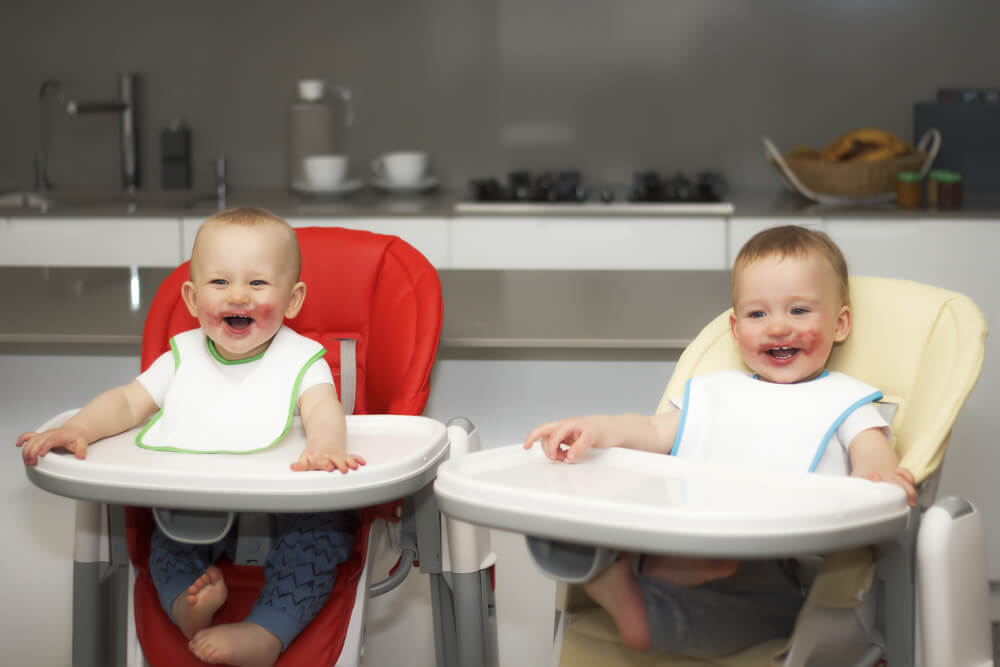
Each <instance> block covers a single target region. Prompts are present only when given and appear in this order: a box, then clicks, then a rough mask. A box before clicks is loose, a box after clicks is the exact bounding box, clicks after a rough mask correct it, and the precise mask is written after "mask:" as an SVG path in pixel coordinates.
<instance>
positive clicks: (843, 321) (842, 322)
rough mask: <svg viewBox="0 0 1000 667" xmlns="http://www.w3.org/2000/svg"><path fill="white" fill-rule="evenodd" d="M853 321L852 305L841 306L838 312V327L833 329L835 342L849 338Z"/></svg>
mask: <svg viewBox="0 0 1000 667" xmlns="http://www.w3.org/2000/svg"><path fill="white" fill-rule="evenodd" d="M852 322H853V317H852V315H851V307H850V306H848V305H843V306H841V307H840V312H839V313H837V328H836V329H834V331H833V340H834V342H836V343H842V342H844V341H845V340H847V335H848V334H849V333H851V323H852Z"/></svg>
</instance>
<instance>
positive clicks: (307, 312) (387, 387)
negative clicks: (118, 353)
mask: <svg viewBox="0 0 1000 667" xmlns="http://www.w3.org/2000/svg"><path fill="white" fill-rule="evenodd" d="M296 232H297V234H298V237H299V245H300V247H301V250H302V280H303V281H304V282H305V283H306V300H305V303H304V305H303V308H302V310H301V312H300V313H299V315H298V316H297V317H296V318H295V319H293V320H288V321H286V324H287V325H289V326H290V327H292V328H293V329H295V330H296V331H298V332H299V333H301V334H302V335H305V336H308V337H310V338H313V339H314V340H316V341H318V342H320V343H321V344H322V345H323V346H324V347H325V348H326V350H327V354H326V357H325V359H326V361H327V363H328V364H330V367H331V370H332V371H333V374H334V379H335V382H336V384H337V389H338V392H339V391H340V372H339V371H340V351H339V343H338V339H339V338H343V337H347V338H353V339H355V340H356V341H357V347H356V356H357V381H356V400H355V409H354V412H355V414H403V415H417V414H420V413H421V412H422V411H423V409H424V404H425V403H426V401H427V394H428V392H429V390H430V386H429V379H430V372H431V366H432V365H433V363H434V357H435V355H436V353H437V345H438V340H439V337H440V335H441V317H442V302H441V283H440V281H439V279H438V275H437V272H436V271H435V270H434V267H433V266H431V264H430V263H429V262H428V261H427V259H426V258H424V256H423V255H421V254H420V253H419V252H417V250H415V249H414V248H413V247H412V246H410V245H409V244H407V243H405V242H404V241H402V240H401V239H399V238H397V237H394V236H387V235H382V234H373V233H370V232H364V231H357V230H348V229H342V228H303V229H298V230H296ZM188 275H189V274H188V264H187V263H184V264H182V265H181V266H179V267H178V268H177V269H175V270H174V271H173V272H172V273H171V274H170V275H169V276H168V277H167V278H166V280H164V281H163V283H162V284H161V285H160V288H159V289H158V290H157V293H156V296H155V297H154V299H153V302H152V304H151V306H150V311H149V314H148V315H147V318H146V326H145V329H144V331H143V341H142V368H143V369H146V368H148V367H149V366H150V365H151V364H152V363H153V362H154V361H155V360H156V359H157V357H159V356H160V355H161V354H162V353H164V352H166V351H167V350H168V349H169V347H170V345H169V340H170V337H171V336H174V335H175V334H178V333H180V332H182V331H187V330H188V329H193V328H195V327H197V326H198V322H197V320H195V319H194V318H193V317H191V315H190V314H189V313H188V311H187V308H186V306H185V305H184V302H183V301H182V300H181V297H180V294H181V285H182V284H183V283H184V281H186V280H188ZM167 455H169V454H167ZM378 512H382V513H383V514H384V508H381V509H372V510H370V511H365V512H364V513H363V516H364V517H365V519H364V520H363V521H362V526H361V528H360V529H359V533H358V538H357V539H356V540H355V543H354V549H353V552H352V554H351V557H350V559H349V560H348V561H347V562H346V563H343V564H341V565H340V567H338V569H337V577H336V582H335V584H334V588H333V592H332V593H331V595H330V598H329V600H328V601H327V603H326V605H325V606H324V607H323V609H322V610H321V611H320V613H319V615H318V616H317V617H316V618H315V619H314V620H313V622H312V623H311V624H310V625H309V626H308V627H307V628H306V629H305V630H303V632H302V633H301V634H300V635H299V636H298V637H297V638H296V640H295V641H294V642H292V644H291V646H289V647H287V649H286V650H285V652H284V653H282V656H281V658H280V659H279V660H278V664H279V665H288V666H295V667H298V666H302V665H310V666H312V665H320V666H322V665H333V664H335V663H336V661H337V658H338V657H339V655H340V651H341V648H342V647H343V644H344V638H345V635H346V630H347V624H348V621H349V620H350V612H351V608H352V606H353V604H354V598H355V594H356V589H357V582H358V578H359V576H360V573H361V569H362V567H363V564H364V562H365V558H366V554H367V548H368V543H367V540H368V533H369V527H370V523H371V519H372V517H373V516H374V515H375V514H376V513H378ZM125 524H126V538H127V541H128V547H129V557H130V559H131V560H132V563H133V565H134V566H135V567H136V569H137V570H138V576H137V578H136V582H135V589H134V595H135V621H136V627H137V630H138V635H139V641H140V643H141V645H142V648H143V653H144V654H145V656H146V658H147V660H149V662H150V664H151V665H153V666H154V667H158V666H160V665H162V666H164V667H184V666H186V665H201V664H203V663H201V662H200V661H199V660H197V659H196V658H194V656H193V654H191V653H190V652H189V651H188V649H187V639H186V638H185V637H184V635H183V634H182V633H181V631H180V630H179V629H178V628H177V626H176V625H174V623H173V622H172V621H171V620H170V618H169V617H168V616H167V615H166V613H165V612H164V611H163V610H162V608H161V606H160V602H159V600H158V598H157V595H156V589H155V588H154V587H153V582H152V579H151V578H150V576H149V573H148V571H147V564H148V562H149V538H150V535H151V534H152V530H153V520H152V513H151V512H150V511H149V510H148V509H142V508H134V507H129V508H126V518H125ZM220 569H222V571H223V575H224V576H225V578H226V583H227V586H228V588H229V599H228V600H227V602H226V604H225V606H224V607H223V608H222V609H220V611H219V612H218V614H217V615H216V618H215V620H214V622H215V623H229V622H233V621H240V620H242V619H243V618H245V617H246V615H247V614H248V613H249V611H250V608H251V607H252V606H253V603H254V601H255V600H256V598H257V595H258V593H259V591H260V588H261V587H262V585H263V581H264V578H263V576H264V575H263V568H260V567H248V566H237V565H233V564H231V563H221V564H220Z"/></svg>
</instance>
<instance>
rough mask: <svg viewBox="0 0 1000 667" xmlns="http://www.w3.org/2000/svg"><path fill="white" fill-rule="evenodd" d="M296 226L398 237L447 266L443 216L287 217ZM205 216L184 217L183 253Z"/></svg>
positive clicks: (188, 253) (187, 253) (188, 249)
mask: <svg viewBox="0 0 1000 667" xmlns="http://www.w3.org/2000/svg"><path fill="white" fill-rule="evenodd" d="M286 220H288V223H289V224H290V225H292V226H293V227H345V228H347V229H364V230H367V231H370V232H377V233H379V234H392V235H394V236H398V237H400V238H401V239H403V240H404V241H406V242H407V243H409V244H410V245H412V246H413V247H414V248H416V249H417V250H419V251H420V252H421V253H423V255H424V257H426V258H427V259H428V261H430V263H431V264H433V265H434V266H435V267H436V268H439V269H443V268H447V262H448V254H449V253H448V245H449V242H448V224H449V223H448V220H447V219H444V218H417V217H414V218H403V217H400V218H377V217H364V218H292V217H289V218H286ZM202 222H203V219H202V218H185V219H184V223H183V242H182V248H183V254H184V258H185V259H188V258H190V257H191V248H192V247H193V246H194V237H195V234H197V233H198V228H199V227H200V226H201V223H202Z"/></svg>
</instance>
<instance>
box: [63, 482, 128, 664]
mask: <svg viewBox="0 0 1000 667" xmlns="http://www.w3.org/2000/svg"><path fill="white" fill-rule="evenodd" d="M129 583H130V582H129V568H128V552H127V547H126V545H125V518H124V512H123V510H122V508H121V507H119V506H110V507H109V506H108V505H104V504H101V503H94V502H89V501H78V502H77V503H76V525H75V529H74V544H73V640H72V650H73V664H74V665H76V666H78V667H108V666H113V665H126V664H128V662H127V661H128V658H127V655H126V654H127V651H126V635H127V627H128V624H129V618H128V616H127V614H128V607H129V604H128V600H129Z"/></svg>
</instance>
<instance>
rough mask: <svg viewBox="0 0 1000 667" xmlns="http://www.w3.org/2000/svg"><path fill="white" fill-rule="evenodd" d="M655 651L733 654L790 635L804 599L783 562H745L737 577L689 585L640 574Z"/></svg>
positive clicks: (709, 655)
mask: <svg viewBox="0 0 1000 667" xmlns="http://www.w3.org/2000/svg"><path fill="white" fill-rule="evenodd" d="M639 587H640V588H641V589H642V593H643V596H644V597H645V598H646V611H647V613H648V615H649V627H650V630H651V631H652V636H653V650H654V651H670V652H673V653H683V654H685V655H692V656H697V657H715V656H721V655H728V654H729V653H734V652H736V651H740V650H742V649H745V648H749V647H751V646H754V645H756V644H760V643H762V642H765V641H767V640H769V639H780V638H783V637H788V636H790V635H791V633H792V628H793V626H794V625H795V618H796V616H797V615H798V612H799V609H801V607H802V603H803V602H804V597H803V592H802V588H801V587H800V586H799V583H798V582H797V581H796V580H795V579H794V577H793V576H792V575H791V573H790V572H788V571H787V570H786V568H785V567H784V566H783V565H782V563H781V562H780V561H776V560H764V561H744V562H742V563H741V564H740V569H739V570H738V571H737V572H736V574H734V575H733V576H731V577H728V578H726V579H720V580H718V581H712V582H709V583H707V584H703V585H701V586H698V587H696V588H687V587H684V586H677V585H674V584H670V583H666V582H663V581H659V580H656V579H651V578H650V577H645V576H640V577H639Z"/></svg>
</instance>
